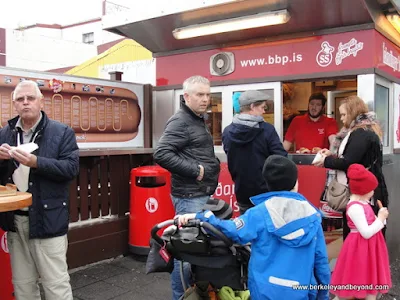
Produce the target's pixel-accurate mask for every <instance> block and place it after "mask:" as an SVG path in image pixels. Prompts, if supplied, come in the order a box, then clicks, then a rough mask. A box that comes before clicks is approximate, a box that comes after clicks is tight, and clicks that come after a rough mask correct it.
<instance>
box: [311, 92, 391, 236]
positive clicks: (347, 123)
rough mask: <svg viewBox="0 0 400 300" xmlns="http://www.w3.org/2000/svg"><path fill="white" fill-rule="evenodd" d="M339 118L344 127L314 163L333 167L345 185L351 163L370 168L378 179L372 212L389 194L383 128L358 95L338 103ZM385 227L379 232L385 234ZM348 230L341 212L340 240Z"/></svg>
mask: <svg viewBox="0 0 400 300" xmlns="http://www.w3.org/2000/svg"><path fill="white" fill-rule="evenodd" d="M339 112H340V120H341V121H342V122H343V128H342V129H341V130H340V132H339V133H338V134H337V135H336V139H335V141H334V143H333V144H332V147H331V149H330V150H328V149H323V150H322V151H321V154H322V157H323V158H322V160H319V161H318V162H317V163H316V164H315V165H316V166H320V167H322V166H323V167H325V168H328V169H332V170H336V176H337V180H338V182H340V183H342V184H345V185H347V183H348V179H347V176H346V173H347V170H348V168H349V167H350V165H352V164H361V165H363V166H364V167H365V168H367V169H369V170H370V171H371V172H372V173H373V174H374V175H375V176H376V178H377V179H378V187H377V188H376V189H375V191H374V195H373V197H372V198H371V201H370V204H371V206H372V208H373V209H374V212H375V214H377V213H378V211H379V201H380V203H381V204H382V205H383V206H384V207H388V204H389V197H388V192H387V188H386V183H385V178H384V176H383V172H382V164H383V154H382V129H381V127H380V126H379V124H378V121H377V120H376V115H375V113H374V112H370V111H369V109H368V106H367V105H366V104H365V102H364V101H363V100H362V99H361V98H360V97H357V96H350V97H348V98H346V99H344V100H343V101H342V102H341V104H340V106H339ZM385 229H386V228H384V229H382V233H383V234H385ZM349 232H350V229H349V227H348V225H347V219H346V212H344V213H343V239H345V238H346V237H347V235H348V234H349Z"/></svg>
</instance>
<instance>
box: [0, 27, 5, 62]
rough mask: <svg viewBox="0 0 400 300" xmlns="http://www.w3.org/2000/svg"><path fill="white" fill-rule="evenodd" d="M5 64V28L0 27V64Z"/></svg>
mask: <svg viewBox="0 0 400 300" xmlns="http://www.w3.org/2000/svg"><path fill="white" fill-rule="evenodd" d="M5 65H6V30H5V29H4V28H0V66H3V67H4V66H5Z"/></svg>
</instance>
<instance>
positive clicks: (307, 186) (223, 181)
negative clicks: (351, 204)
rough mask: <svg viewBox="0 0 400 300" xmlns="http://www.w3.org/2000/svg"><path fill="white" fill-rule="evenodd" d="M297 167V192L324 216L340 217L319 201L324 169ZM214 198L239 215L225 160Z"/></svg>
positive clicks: (323, 186) (323, 182) (323, 185)
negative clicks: (230, 207)
mask: <svg viewBox="0 0 400 300" xmlns="http://www.w3.org/2000/svg"><path fill="white" fill-rule="evenodd" d="M297 169H298V180H299V193H300V194H302V195H303V196H304V197H305V198H306V199H307V200H308V201H309V202H311V203H312V204H313V205H314V206H315V207H316V208H317V209H320V210H321V212H322V213H323V215H324V216H325V217H330V218H332V217H333V218H337V217H341V214H339V215H338V214H337V213H335V212H329V209H328V210H327V208H326V207H324V203H321V201H320V199H321V195H322V193H323V191H324V188H325V182H326V169H324V168H318V167H314V166H308V165H304V166H303V165H299V166H297ZM214 198H218V199H222V200H224V201H225V202H227V203H228V204H230V205H231V206H232V209H233V212H234V214H233V216H234V217H236V216H239V206H238V205H237V202H236V196H235V184H234V183H233V181H232V177H231V174H230V173H229V170H228V164H227V163H226V162H223V163H221V172H220V174H219V179H218V187H217V189H216V190H215V193H214ZM325 206H326V205H325Z"/></svg>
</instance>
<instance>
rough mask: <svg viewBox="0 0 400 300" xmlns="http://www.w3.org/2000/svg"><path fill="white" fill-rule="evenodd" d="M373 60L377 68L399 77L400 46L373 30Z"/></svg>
mask: <svg viewBox="0 0 400 300" xmlns="http://www.w3.org/2000/svg"><path fill="white" fill-rule="evenodd" d="M375 60H376V62H375V64H376V67H377V68H378V69H380V70H382V71H385V72H386V73H388V74H390V75H392V76H395V77H400V48H399V47H397V46H395V45H394V44H393V43H392V42H391V41H389V40H388V39H387V38H385V37H384V36H382V35H381V34H380V33H379V32H375Z"/></svg>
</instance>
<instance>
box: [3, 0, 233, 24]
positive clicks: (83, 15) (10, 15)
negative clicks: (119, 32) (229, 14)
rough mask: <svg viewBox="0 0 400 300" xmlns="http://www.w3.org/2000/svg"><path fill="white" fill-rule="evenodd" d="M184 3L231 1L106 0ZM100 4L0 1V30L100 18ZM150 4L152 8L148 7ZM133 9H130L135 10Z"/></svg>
mask: <svg viewBox="0 0 400 300" xmlns="http://www.w3.org/2000/svg"><path fill="white" fill-rule="evenodd" d="M188 1H191V2H192V3H193V2H198V3H199V4H202V5H212V4H215V3H221V2H229V1H233V0H110V1H109V2H113V3H116V4H119V5H123V6H126V7H131V8H132V7H133V6H136V7H135V8H136V9H139V8H140V9H148V8H149V7H157V8H160V7H162V6H165V5H168V6H172V5H174V6H175V7H181V6H183V5H184V4H185V3H188ZM102 2H103V0H0V4H1V8H0V27H6V28H17V27H19V26H26V25H31V24H35V23H45V24H60V25H67V24H72V23H75V22H80V21H84V20H89V19H93V18H98V17H101V14H102ZM149 2H152V5H149ZM135 8H134V9H135Z"/></svg>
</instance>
